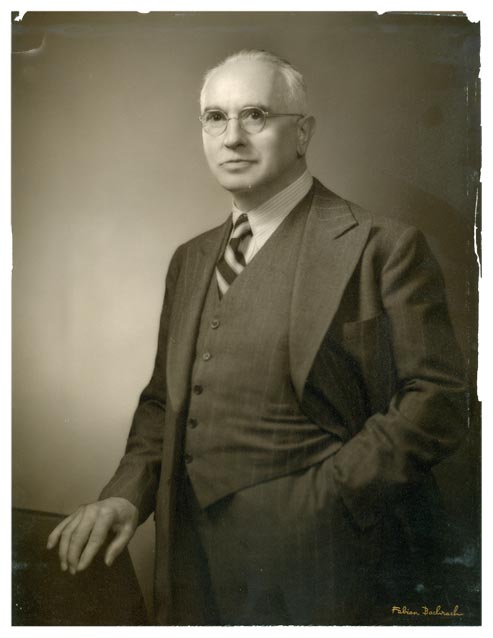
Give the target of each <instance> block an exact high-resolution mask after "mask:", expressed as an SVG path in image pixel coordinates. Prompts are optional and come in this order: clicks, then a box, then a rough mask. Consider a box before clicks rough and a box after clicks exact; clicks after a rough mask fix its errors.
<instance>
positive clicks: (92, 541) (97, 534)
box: [77, 516, 112, 572]
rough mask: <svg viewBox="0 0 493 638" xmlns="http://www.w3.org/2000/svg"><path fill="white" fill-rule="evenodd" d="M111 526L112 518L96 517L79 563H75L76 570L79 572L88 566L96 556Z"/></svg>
mask: <svg viewBox="0 0 493 638" xmlns="http://www.w3.org/2000/svg"><path fill="white" fill-rule="evenodd" d="M111 526H112V518H110V517H101V516H99V517H98V518H97V519H96V523H95V524H94V527H93V528H92V532H91V535H90V536H89V539H88V541H87V543H86V546H85V548H84V551H83V552H82V554H81V557H80V559H79V563H78V565H77V571H78V572H80V571H82V570H83V569H86V567H88V566H89V565H90V564H91V562H92V560H93V558H94V557H95V556H96V554H97V553H98V551H99V550H100V548H101V547H102V545H103V544H104V542H105V541H106V537H107V536H108V532H109V531H110V529H111Z"/></svg>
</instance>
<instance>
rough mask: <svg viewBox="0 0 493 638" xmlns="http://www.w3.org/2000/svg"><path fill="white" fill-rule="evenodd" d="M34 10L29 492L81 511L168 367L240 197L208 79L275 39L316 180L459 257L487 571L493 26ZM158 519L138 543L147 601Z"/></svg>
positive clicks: (23, 150) (453, 477) (466, 552)
mask: <svg viewBox="0 0 493 638" xmlns="http://www.w3.org/2000/svg"><path fill="white" fill-rule="evenodd" d="M14 18H15V17H14ZM14 18H13V61H12V134H13V137H12V141H13V163H12V193H13V216H12V224H13V237H14V270H13V465H12V467H13V505H14V506H16V507H19V508H28V509H34V510H41V511H44V512H55V513H62V514H64V513H67V514H68V513H70V512H72V511H73V510H74V509H75V508H76V507H77V506H78V505H79V504H80V503H83V502H89V501H91V500H93V499H95V498H96V497H97V496H98V494H99V491H100V489H101V487H102V486H103V485H104V484H105V483H106V481H107V480H108V479H109V477H110V476H111V475H112V473H113V471H114V469H115V468H116V465H117V463H118V460H119V458H120V456H121V454H122V452H123V448H124V444H125V439H126V436H127V433H128V429H129V425H130V420H131V416H132V413H133V410H134V409H135V406H136V403H137V399H138V395H139V393H140V391H141V389H142V388H143V386H144V385H145V384H146V382H147V381H148V379H149V377H150V374H151V371H152V366H153V361H154V354H155V348H156V340H157V329H158V321H159V313H160V308H161V303H162V296H163V293H164V277H165V273H166V270H167V266H168V263H169V260H170V258H171V256H172V254H173V252H174V250H175V248H176V247H177V246H178V245H179V244H180V243H182V242H183V241H185V240H187V239H189V238H190V237H192V236H193V235H196V234H198V233H200V232H202V231H205V230H206V229H209V228H211V227H212V226H214V225H217V224H219V223H221V222H222V221H223V220H224V219H225V218H226V216H227V215H228V214H229V212H230V198H229V196H228V195H227V194H225V193H224V192H223V191H222V190H221V188H220V187H219V186H218V185H217V184H216V183H215V182H214V180H213V178H212V177H211V176H210V174H209V171H208V168H207V166H206V162H205V159H204V156H203V152H202V142H201V126H200V122H199V120H198V115H199V104H198V96H199V90H200V86H201V80H202V77H203V74H204V72H205V71H206V70H207V69H208V68H209V67H211V66H213V65H215V64H216V63H217V62H218V61H220V60H221V59H222V58H224V57H225V56H226V55H228V54H229V53H232V52H234V51H236V50H239V49H241V48H263V49H268V50H271V51H273V52H274V53H276V54H278V55H280V56H282V57H285V58H287V59H288V60H289V61H290V62H292V63H293V64H294V65H295V66H296V67H298V68H299V69H300V70H301V71H302V73H303V74H304V76H305V79H306V81H307V85H308V91H309V98H310V110H311V113H312V114H313V115H314V116H315V117H316V119H317V129H316V133H315V136H314V138H313V140H312V144H311V147H310V150H309V155H308V163H309V168H310V170H311V172H312V173H313V175H315V176H316V177H318V178H319V179H320V180H321V181H322V182H323V183H324V184H325V185H327V186H328V187H329V188H331V189H332V190H333V191H335V192H336V193H338V194H339V195H342V196H343V197H345V198H347V199H350V200H352V201H354V202H356V203H358V204H360V205H362V206H363V207H365V208H368V209H370V210H372V211H374V212H376V213H382V214H385V215H387V216H391V217H395V218H399V219H401V220H404V221H406V222H410V223H412V224H414V225H416V226H418V227H419V228H420V229H421V230H422V231H423V232H424V233H425V235H426V237H427V239H428V241H429V244H430V245H431V247H432V249H433V251H434V253H435V254H436V256H437V258H438V260H439V262H440V264H441V266H442V269H443V272H444V276H445V282H446V286H447V294H448V299H449V305H450V312H451V316H452V322H453V325H454V328H455V331H456V333H457V337H458V339H459V342H460V345H461V347H462V350H463V353H464V356H465V360H466V362H467V367H468V375H469V381H470V402H469V424H468V437H467V441H466V443H465V444H464V446H463V447H462V449H461V450H460V452H458V453H457V454H455V455H454V456H453V457H452V458H450V459H449V460H447V461H446V462H444V463H443V464H442V465H441V466H439V467H438V468H437V470H436V476H437V479H438V481H439V483H440V485H441V487H442V490H443V494H444V499H445V504H446V507H447V509H448V511H449V514H450V520H451V525H453V526H454V534H456V535H458V536H459V537H460V538H461V545H460V547H461V548H462V553H459V554H458V555H457V556H452V557H451V558H450V560H451V561H454V560H456V561H459V563H460V561H462V564H464V565H465V566H466V567H468V568H470V570H472V571H471V573H472V574H473V577H472V580H471V583H470V585H468V587H469V586H470V587H472V588H473V589H474V587H477V584H476V581H475V580H474V579H475V578H478V577H477V574H478V573H479V572H478V569H479V532H478V529H479V504H480V493H479V485H480V482H479V423H478V422H479V417H478V409H477V404H476V398H475V397H476V395H475V380H476V377H475V375H476V361H477V316H476V314H477V276H478V263H479V258H480V255H479V252H480V246H479V241H478V237H479V231H478V228H479V221H480V220H479V209H480V192H479V169H480V124H479V122H480V116H479V80H478V70H479V25H478V24H472V23H470V22H469V21H468V19H467V18H466V17H464V16H462V17H461V16H460V15H459V16H458V15H450V16H447V15H441V16H440V15H411V14H406V15H404V14H402V15H400V14H385V15H382V16H379V15H378V14H376V13H359V14H355V13H302V12H300V13H179V14H173V13H156V14H155V13H151V14H146V15H140V14H133V13H132V14H130V13H128V14H127V13H97V14H96V13H28V14H26V15H25V16H24V17H23V19H22V20H18V21H16V20H15V19H14ZM152 527H153V523H152V520H149V521H148V522H147V523H146V524H145V525H144V526H143V527H142V528H140V529H139V530H138V532H137V534H136V536H135V537H134V539H133V541H132V543H131V546H130V550H131V554H132V557H133V559H134V565H135V568H136V570H137V575H138V578H139V581H140V584H141V587H142V589H143V591H144V594H145V596H146V599H147V602H148V604H149V602H150V591H151V579H152V573H151V572H152V559H153V529H152ZM474 575H475V576H474ZM458 602H460V601H458Z"/></svg>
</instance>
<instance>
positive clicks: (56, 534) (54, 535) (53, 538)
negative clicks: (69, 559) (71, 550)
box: [46, 513, 75, 549]
mask: <svg viewBox="0 0 493 638" xmlns="http://www.w3.org/2000/svg"><path fill="white" fill-rule="evenodd" d="M74 516H75V513H73V514H71V515H70V516H67V518H64V519H63V521H62V522H61V523H58V525H57V526H56V527H55V529H54V530H53V531H52V532H51V534H50V535H49V536H48V542H47V544H46V549H52V548H53V547H55V545H56V544H57V543H58V539H59V538H60V535H61V533H62V532H63V530H64V529H65V528H66V527H67V525H68V524H69V523H70V522H71V521H72V520H73V519H74Z"/></svg>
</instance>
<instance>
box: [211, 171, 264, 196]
mask: <svg viewBox="0 0 493 638" xmlns="http://www.w3.org/2000/svg"><path fill="white" fill-rule="evenodd" d="M217 181H218V182H219V184H220V185H221V186H222V187H223V188H224V189H225V190H227V191H229V192H230V193H241V192H243V191H249V190H252V188H254V187H255V185H254V183H253V182H252V180H249V179H245V178H244V177H243V178H240V177H235V176H233V175H231V176H229V175H226V176H225V175H218V176H217Z"/></svg>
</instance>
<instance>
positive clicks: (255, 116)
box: [241, 106, 264, 122]
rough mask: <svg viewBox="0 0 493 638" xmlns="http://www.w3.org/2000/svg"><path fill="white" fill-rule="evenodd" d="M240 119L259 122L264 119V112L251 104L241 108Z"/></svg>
mask: <svg viewBox="0 0 493 638" xmlns="http://www.w3.org/2000/svg"><path fill="white" fill-rule="evenodd" d="M241 119H242V120H243V121H244V122H260V121H262V120H263V119H264V113H263V111H261V110H260V109H257V108H255V107H254V106H252V107H249V108H247V109H243V111H242V112H241Z"/></svg>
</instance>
